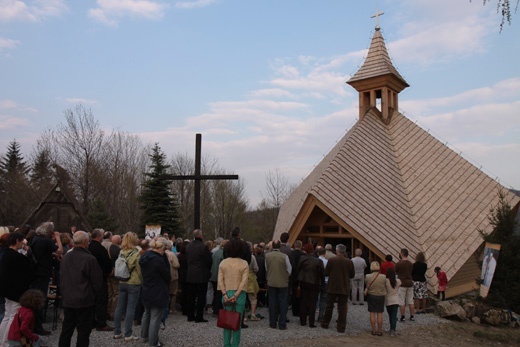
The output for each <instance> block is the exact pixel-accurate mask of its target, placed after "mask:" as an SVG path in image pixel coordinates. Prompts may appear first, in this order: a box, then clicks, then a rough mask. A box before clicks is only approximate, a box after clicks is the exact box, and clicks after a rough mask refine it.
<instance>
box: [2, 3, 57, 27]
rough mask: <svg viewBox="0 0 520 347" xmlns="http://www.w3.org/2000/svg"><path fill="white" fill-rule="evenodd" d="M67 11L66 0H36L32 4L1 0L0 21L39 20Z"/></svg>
mask: <svg viewBox="0 0 520 347" xmlns="http://www.w3.org/2000/svg"><path fill="white" fill-rule="evenodd" d="M65 11H67V5H66V4H65V0H34V1H32V2H30V4H27V1H21V0H0V22H8V21H14V20H21V21H38V20H41V19H45V18H47V17H57V16H60V15H61V14H62V13H64V12H65Z"/></svg>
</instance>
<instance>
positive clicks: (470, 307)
mask: <svg viewBox="0 0 520 347" xmlns="http://www.w3.org/2000/svg"><path fill="white" fill-rule="evenodd" d="M462 308H463V309H464V311H466V317H467V318H469V319H471V318H473V317H475V311H476V310H477V306H476V305H475V304H474V303H472V302H469V301H467V302H465V303H464V304H463V305H462Z"/></svg>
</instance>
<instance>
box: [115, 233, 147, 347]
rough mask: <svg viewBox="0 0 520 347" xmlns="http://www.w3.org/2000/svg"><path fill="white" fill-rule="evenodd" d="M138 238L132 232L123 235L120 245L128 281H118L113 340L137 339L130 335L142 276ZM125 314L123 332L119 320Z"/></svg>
mask: <svg viewBox="0 0 520 347" xmlns="http://www.w3.org/2000/svg"><path fill="white" fill-rule="evenodd" d="M138 244H139V238H138V237H137V235H136V234H135V233H133V232H127V233H126V234H124V235H123V241H122V243H121V252H120V255H119V256H121V257H124V258H125V259H126V263H127V266H128V271H129V272H130V279H128V281H125V282H123V281H119V286H118V295H117V305H116V309H115V311H114V336H113V338H114V339H120V338H123V337H124V340H125V341H134V340H137V339H139V338H138V337H136V336H133V335H132V323H133V321H134V314H135V307H136V305H137V300H138V299H139V293H140V292H141V286H142V284H143V276H142V274H141V267H140V266H139V260H140V259H141V254H140V253H139V250H138V249H137V245H138ZM125 312H126V314H125V321H124V331H122V330H121V319H122V318H123V314H124V313H125Z"/></svg>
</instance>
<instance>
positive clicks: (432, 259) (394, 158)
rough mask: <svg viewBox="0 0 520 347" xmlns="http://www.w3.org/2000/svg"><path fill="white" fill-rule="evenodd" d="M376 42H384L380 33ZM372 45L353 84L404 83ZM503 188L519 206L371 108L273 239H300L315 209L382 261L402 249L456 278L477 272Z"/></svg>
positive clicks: (315, 174) (414, 128) (411, 129)
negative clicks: (384, 79)
mask: <svg viewBox="0 0 520 347" xmlns="http://www.w3.org/2000/svg"><path fill="white" fill-rule="evenodd" d="M374 40H375V41H378V42H383V41H379V40H382V37H381V35H380V33H379V31H378V30H376V33H375V35H374ZM374 40H373V42H372V45H371V49H370V52H369V55H368V57H367V61H366V62H365V64H363V67H361V69H360V71H358V73H356V74H355V75H354V77H353V78H352V79H351V80H350V81H349V84H352V83H351V82H352V81H353V80H354V81H358V82H360V83H364V80H363V78H365V79H372V78H378V77H381V76H380V75H378V73H380V74H384V75H388V74H391V75H392V78H393V79H398V78H401V79H402V77H400V75H399V74H398V73H397V71H396V70H395V68H393V66H392V64H391V61H390V59H389V58H388V54H387V52H386V49H381V44H380V43H377V42H376V43H374ZM374 47H375V48H377V50H378V52H379V55H380V56H379V57H377V56H375V54H372V53H373V52H372V48H374ZM383 47H384V43H383ZM387 58H388V59H387ZM369 60H371V61H372V62H370V64H369V63H368V61H369ZM375 61H379V62H380V63H378V64H375V63H374V64H372V63H373V62H375ZM381 62H384V64H383V63H381ZM375 65H378V67H377V68H370V66H375ZM383 65H385V66H383ZM376 70H377V71H379V72H376ZM402 81H403V82H404V83H406V82H405V81H404V79H402ZM500 191H501V192H503V193H504V194H506V199H507V200H508V201H509V202H510V203H511V205H512V206H516V205H518V204H519V202H520V197H519V196H518V195H516V194H514V193H513V192H511V191H509V190H508V189H506V188H504V187H503V186H502V185H500V183H498V182H497V181H495V180H494V179H492V178H491V177H489V176H488V175H486V174H485V173H484V172H482V171H481V170H480V169H479V168H477V167H475V166H474V165H473V164H471V163H470V162H468V161H467V160H465V159H464V158H463V157H462V156H461V155H459V154H458V153H456V152H454V151H453V150H452V149H450V148H449V147H447V146H446V145H445V144H444V143H442V142H440V141H439V140H437V139H436V138H435V137H434V136H432V135H431V134H429V133H428V132H427V131H425V130H423V129H422V128H421V127H420V126H418V125H417V124H416V123H415V122H412V121H410V120H409V119H408V118H406V117H405V116H404V115H403V114H401V113H399V112H398V111H397V110H392V114H391V117H390V118H389V121H388V122H385V121H383V119H382V118H381V112H380V111H379V110H378V109H377V108H375V107H370V108H368V109H367V111H366V112H365V113H363V115H362V116H361V115H360V119H359V121H358V123H357V124H356V125H355V126H354V127H352V128H351V129H350V130H349V131H348V132H347V133H346V134H345V136H344V137H343V138H342V139H341V140H340V141H339V142H338V143H337V144H336V146H335V147H334V148H333V149H332V150H331V151H330V153H328V155H327V156H326V157H325V158H324V159H323V160H322V161H321V162H320V163H319V164H318V165H317V166H316V167H315V168H314V170H313V171H312V172H311V173H310V174H309V175H308V176H307V177H306V178H305V179H304V180H303V182H302V183H301V184H300V185H299V186H298V187H297V188H296V189H295V190H294V191H293V193H292V194H291V195H290V197H289V198H288V200H287V201H286V202H285V203H284V205H283V206H282V208H281V210H280V213H279V216H278V220H277V224H276V228H275V233H274V238H275V239H277V238H279V236H280V234H281V233H282V232H289V233H290V234H291V235H293V236H295V234H301V233H302V230H301V228H302V226H303V225H304V224H302V219H304V218H308V216H309V212H308V211H309V206H311V207H312V206H317V207H319V208H320V209H322V210H323V211H326V213H327V214H328V215H329V216H330V217H332V218H333V219H334V220H335V221H336V222H337V223H338V224H339V225H340V226H342V227H343V228H344V229H346V230H348V232H349V233H350V234H351V235H352V236H353V237H355V238H357V239H358V240H360V241H362V243H363V244H365V246H367V247H369V249H370V250H371V251H373V252H374V253H375V254H377V255H378V256H379V257H381V258H384V255H386V254H393V255H397V254H399V251H400V249H401V248H403V247H404V248H407V249H408V250H409V251H410V254H411V255H412V258H413V257H415V255H416V254H417V252H419V251H422V252H424V253H425V255H426V258H427V260H428V263H429V264H431V265H430V268H431V269H430V270H429V271H430V272H432V271H433V270H432V269H433V267H434V266H441V267H442V268H443V270H444V271H446V272H447V274H448V277H449V278H452V277H453V276H454V275H455V274H456V273H457V272H458V271H459V270H461V268H462V267H463V266H466V267H465V268H467V267H468V266H470V267H471V266H473V267H476V261H474V262H472V261H470V257H472V256H473V255H474V254H475V252H476V251H477V250H478V249H479V247H480V246H481V245H482V244H483V240H482V237H481V235H480V233H479V230H482V231H486V232H490V231H492V229H491V225H490V223H489V220H488V216H489V213H490V211H491V210H492V209H493V208H495V207H496V205H497V203H498V193H499V192H500ZM305 211H306V212H305ZM306 216H307V217H306ZM292 239H293V240H294V239H295V238H294V237H293V238H292ZM473 263H474V264H475V265H471V264H473ZM468 264H469V265H468ZM432 275H433V274H432V273H430V276H432ZM469 280H470V281H471V282H473V284H474V282H475V281H474V278H470V279H469ZM466 281H468V280H467V279H466Z"/></svg>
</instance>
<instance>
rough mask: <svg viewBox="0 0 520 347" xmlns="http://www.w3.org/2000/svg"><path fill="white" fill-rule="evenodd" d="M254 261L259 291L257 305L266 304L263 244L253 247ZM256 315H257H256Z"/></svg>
mask: <svg viewBox="0 0 520 347" xmlns="http://www.w3.org/2000/svg"><path fill="white" fill-rule="evenodd" d="M255 258H256V263H257V264H258V272H257V273H256V281H257V282H258V288H259V290H260V291H259V292H258V295H257V299H258V305H261V306H267V299H266V293H267V277H266V271H265V254H264V246H263V245H261V244H258V245H257V246H256V249H255ZM257 316H258V315H257Z"/></svg>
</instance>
